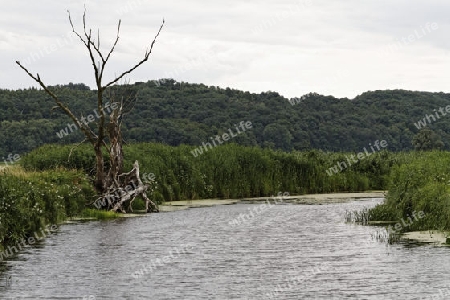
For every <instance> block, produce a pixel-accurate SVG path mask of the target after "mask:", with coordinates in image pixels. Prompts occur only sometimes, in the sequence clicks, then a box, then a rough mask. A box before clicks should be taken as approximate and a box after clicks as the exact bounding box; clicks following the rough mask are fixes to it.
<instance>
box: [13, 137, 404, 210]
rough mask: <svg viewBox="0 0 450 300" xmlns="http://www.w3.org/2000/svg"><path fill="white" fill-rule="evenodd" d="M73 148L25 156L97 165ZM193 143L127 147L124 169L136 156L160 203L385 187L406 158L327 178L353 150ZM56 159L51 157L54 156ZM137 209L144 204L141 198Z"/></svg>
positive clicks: (45, 162) (364, 164) (374, 161)
mask: <svg viewBox="0 0 450 300" xmlns="http://www.w3.org/2000/svg"><path fill="white" fill-rule="evenodd" d="M72 147H73V146H71V145H68V146H54V145H52V146H50V145H47V146H44V147H43V148H39V149H36V150H35V151H32V152H31V153H29V154H28V155H26V156H25V157H24V158H23V161H22V162H23V165H24V167H25V168H26V169H28V170H34V169H39V170H45V169H52V168H55V167H64V168H69V167H75V166H76V167H78V168H79V169H82V170H85V171H86V170H90V169H92V168H93V158H94V154H93V153H92V150H91V149H90V148H89V147H88V146H83V147H78V148H76V149H74V150H73V152H72V155H71V158H70V160H68V159H67V156H65V155H66V154H68V153H69V151H70V149H72ZM193 150H194V147H192V146H187V145H181V146H179V147H172V146H168V145H163V144H157V143H141V144H132V145H125V146H124V153H125V154H126V155H125V166H124V169H125V170H129V169H131V168H132V164H133V163H134V161H135V160H138V161H139V163H140V172H141V175H143V176H142V177H143V178H145V176H144V174H147V175H148V174H150V173H153V174H155V179H156V180H155V182H153V183H152V185H151V188H150V189H149V191H150V196H151V198H152V199H153V200H154V201H156V202H157V203H161V202H163V201H176V200H190V199H205V198H241V197H263V196H271V195H274V194H276V193H278V192H280V191H281V192H289V193H290V194H306V193H332V192H339V191H365V190H377V189H378V190H379V189H384V188H385V187H386V184H387V178H388V175H389V172H390V168H391V167H392V166H394V165H396V164H398V163H400V162H401V161H402V159H401V156H402V154H395V153H390V152H380V153H374V154H372V155H371V156H369V157H366V158H365V159H363V160H361V161H359V162H358V163H356V164H354V165H352V166H350V167H349V168H347V169H345V170H343V171H342V172H339V173H338V174H335V175H333V176H329V175H328V174H327V172H326V170H327V169H328V168H330V167H332V166H333V165H335V164H336V163H337V162H339V161H344V160H346V157H347V156H348V155H350V153H327V152H323V151H316V150H315V151H308V152H291V153H287V152H282V151H279V150H270V149H262V148H259V147H244V146H240V145H237V144H233V143H228V144H224V145H221V146H219V147H215V148H214V149H210V150H208V151H207V152H205V153H203V154H202V155H200V156H198V157H194V156H193V155H192V153H191V151H193ZM50 158H52V159H50ZM135 205H136V207H138V208H139V207H140V206H142V204H141V203H140V202H136V203H135Z"/></svg>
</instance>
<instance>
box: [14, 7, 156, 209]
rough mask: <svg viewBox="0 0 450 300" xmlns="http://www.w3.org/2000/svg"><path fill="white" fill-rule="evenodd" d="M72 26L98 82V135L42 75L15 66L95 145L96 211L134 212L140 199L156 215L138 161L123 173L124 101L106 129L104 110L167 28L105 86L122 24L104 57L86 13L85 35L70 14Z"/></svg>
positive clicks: (114, 111) (112, 114)
mask: <svg viewBox="0 0 450 300" xmlns="http://www.w3.org/2000/svg"><path fill="white" fill-rule="evenodd" d="M69 22H70V25H71V27H72V31H73V33H74V34H75V35H76V36H77V37H78V38H79V39H80V41H81V42H82V43H83V44H84V46H85V47H86V48H87V50H88V53H89V58H90V60H91V64H92V67H93V69H94V75H95V82H96V85H97V110H98V112H99V114H100V119H99V121H98V122H97V133H94V131H93V130H92V129H91V128H90V127H89V126H88V125H87V124H85V123H83V122H81V121H80V119H79V118H78V117H77V116H75V114H74V113H73V112H72V111H71V110H70V109H69V107H68V106H67V105H65V104H64V103H63V102H62V101H61V99H60V98H59V97H58V96H57V95H55V94H54V93H53V92H52V91H51V90H49V89H48V87H47V86H46V85H45V84H44V82H43V81H42V80H41V78H40V76H39V74H36V76H35V75H33V74H32V73H31V72H30V71H28V70H27V69H26V68H25V67H24V66H22V65H21V63H20V62H19V61H16V63H17V64H18V65H19V66H20V67H21V68H22V69H23V70H24V71H25V72H26V73H27V74H28V75H29V76H30V77H31V78H33V79H34V80H35V81H36V82H37V83H39V85H40V86H41V87H42V88H43V89H44V90H45V91H46V92H47V93H48V94H49V95H50V96H51V97H52V98H53V99H54V100H55V102H56V104H57V108H60V109H62V110H63V111H64V113H66V114H67V115H68V116H69V117H70V118H71V119H72V120H73V121H74V122H75V124H77V126H78V127H79V128H80V129H81V131H82V132H83V133H84V135H85V136H86V141H89V142H90V143H91V144H92V146H93V148H94V152H95V163H96V168H95V169H96V174H95V179H94V182H93V183H94V187H95V189H96V191H97V193H98V194H99V196H100V197H99V198H98V199H97V200H96V201H95V202H94V206H96V207H97V208H102V209H110V210H113V211H121V212H127V211H132V209H131V204H132V202H133V201H134V199H135V198H136V197H138V196H141V197H142V198H143V199H144V200H145V205H146V211H147V212H157V211H158V207H157V206H156V204H155V203H154V202H152V201H151V200H150V199H149V198H148V196H147V194H146V191H147V189H148V185H144V184H143V183H142V181H141V179H140V177H139V163H138V161H136V162H135V163H134V165H133V169H132V170H131V171H130V172H128V173H123V159H124V153H123V149H122V143H123V139H122V133H121V125H122V115H123V101H122V100H121V101H120V102H118V101H115V102H114V103H118V104H119V107H117V108H114V109H113V110H112V113H111V114H110V116H109V123H108V126H107V128H105V124H106V116H105V111H104V107H103V96H104V92H105V91H106V90H107V89H108V88H111V87H112V86H113V85H115V84H117V83H118V82H119V81H120V80H121V79H123V78H124V76H126V75H128V74H130V73H131V72H133V71H134V70H135V69H137V68H138V67H139V66H141V65H142V64H143V63H144V62H146V61H147V60H148V59H149V57H150V54H151V53H152V50H153V45H154V44H155V42H156V39H157V37H158V36H159V34H160V32H161V30H162V28H163V26H164V20H163V22H162V24H161V27H160V28H159V30H158V33H157V34H156V36H155V38H154V39H153V42H152V43H151V45H150V47H149V49H147V50H146V52H145V54H144V58H143V59H141V60H140V61H139V62H138V63H137V64H136V65H134V66H133V67H131V68H130V69H128V70H126V71H124V72H123V73H121V74H120V75H119V76H117V77H115V79H113V80H111V81H110V82H108V83H107V84H105V85H103V84H102V79H103V71H104V70H105V66H106V64H107V62H108V60H109V58H110V56H111V54H112V53H113V52H114V49H115V47H116V45H117V42H118V41H119V32H120V24H121V21H120V20H119V23H118V26H117V35H116V39H115V41H114V43H113V46H112V47H111V48H110V50H109V52H108V53H107V55H104V53H102V51H101V50H100V37H99V35H100V34H98V37H97V39H96V40H95V38H93V37H92V31H91V30H87V29H86V12H84V14H83V31H84V32H83V33H81V34H80V33H78V32H77V31H76V30H75V27H74V25H73V22H72V18H71V16H70V13H69ZM112 104H113V102H111V103H110V105H112ZM106 131H107V132H106ZM106 135H107V137H108V138H109V141H108V142H109V145H108V144H107V142H106V141H105V137H106ZM103 149H106V150H107V151H108V153H109V163H110V166H109V169H108V170H105V161H104V159H103Z"/></svg>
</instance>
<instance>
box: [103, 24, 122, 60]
mask: <svg viewBox="0 0 450 300" xmlns="http://www.w3.org/2000/svg"><path fill="white" fill-rule="evenodd" d="M121 22H122V21H121V20H119V24H118V25H117V35H116V41H115V42H114V44H113V46H112V47H111V50H110V51H109V53H108V55H107V56H106V61H108V59H109V57H110V56H111V53H113V51H114V48H116V45H117V42H118V41H119V33H120V24H121ZM106 61H105V62H106Z"/></svg>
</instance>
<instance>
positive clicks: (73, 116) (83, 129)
mask: <svg viewBox="0 0 450 300" xmlns="http://www.w3.org/2000/svg"><path fill="white" fill-rule="evenodd" d="M16 64H18V65H19V67H21V68H22V69H23V70H24V71H25V72H26V73H27V74H28V76H30V77H31V78H33V79H34V80H35V81H36V82H37V83H39V85H40V86H41V87H42V88H43V89H44V91H45V92H47V94H49V95H50V96H51V97H52V98H53V99H54V100H55V102H56V104H57V105H58V106H59V107H60V108H61V109H62V110H63V111H64V112H65V113H66V114H67V115H68V116H69V117H70V118H71V119H72V120H73V121H74V122H75V124H77V126H78V127H79V128H80V129H81V130H82V131H83V132H84V134H85V135H86V138H88V139H89V141H90V142H91V143H94V142H95V138H94V136H92V134H91V133H90V132H89V131H87V130H86V129H85V128H84V127H83V126H82V123H81V122H80V120H78V118H77V117H75V115H74V114H73V113H72V111H71V110H70V109H69V108H68V107H67V106H65V105H64V104H63V103H62V102H61V100H59V98H58V96H56V95H55V94H54V93H53V92H52V91H50V90H49V89H48V87H47V86H46V85H45V84H44V83H43V82H42V80H41V78H40V77H39V74H36V76H34V75H33V74H32V73H31V72H30V71H28V69H27V68H25V67H24V66H22V64H21V63H20V62H19V61H16Z"/></svg>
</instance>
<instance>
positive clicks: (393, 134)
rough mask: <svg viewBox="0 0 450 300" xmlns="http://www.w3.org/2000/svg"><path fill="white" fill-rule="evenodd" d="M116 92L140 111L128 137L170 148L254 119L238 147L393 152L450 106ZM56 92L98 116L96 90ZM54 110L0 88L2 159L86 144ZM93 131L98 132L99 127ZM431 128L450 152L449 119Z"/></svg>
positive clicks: (40, 99)
mask: <svg viewBox="0 0 450 300" xmlns="http://www.w3.org/2000/svg"><path fill="white" fill-rule="evenodd" d="M118 89H119V91H118V92H119V93H122V94H127V95H128V94H129V95H136V103H135V105H134V109H133V110H131V112H129V113H128V114H127V115H126V116H124V126H123V136H124V138H125V140H126V141H127V142H129V143H133V142H159V143H165V144H168V145H172V146H178V145H182V144H185V145H192V146H200V145H201V144H202V142H206V141H209V138H210V137H212V136H215V135H217V134H221V133H223V132H226V131H227V130H228V129H229V128H231V129H233V128H234V124H238V123H239V122H241V121H251V122H252V125H253V126H252V129H251V130H247V131H246V132H245V133H243V134H240V135H239V136H237V137H235V138H233V140H232V141H233V142H235V143H237V144H240V145H247V146H257V145H258V146H260V147H267V148H274V149H282V150H284V151H291V150H301V151H305V150H311V149H321V150H323V151H347V152H348V151H361V150H362V149H363V148H364V147H367V145H368V144H369V143H373V142H374V141H375V140H376V139H385V140H386V141H387V142H388V145H389V146H388V149H389V150H390V151H404V150H412V149H413V146H412V144H411V140H412V139H413V136H414V135H415V134H416V133H417V132H418V129H417V127H416V126H414V124H415V123H417V122H418V121H419V120H422V121H423V120H424V117H425V115H427V114H432V113H433V110H434V109H438V108H440V107H445V106H447V105H449V104H450V94H444V93H427V92H411V91H404V90H394V91H374V92H367V93H363V94H362V95H359V96H358V97H356V98H355V99H352V100H349V99H347V98H344V99H337V98H334V97H331V96H323V95H319V94H315V93H311V94H309V95H308V96H307V97H305V98H304V99H303V100H302V101H301V102H300V103H297V104H295V105H291V104H290V103H289V101H288V99H286V98H284V97H282V96H280V95H279V94H277V93H275V92H264V93H260V94H254V93H249V92H243V91H238V90H232V89H221V88H217V87H212V86H211V87H208V86H206V85H203V84H189V83H185V82H182V83H180V82H176V81H174V80H170V79H169V80H165V81H164V82H158V84H155V82H152V81H149V82H147V83H141V84H137V85H124V86H120V87H119V88H118ZM120 89H122V90H120ZM52 90H53V91H54V92H55V93H57V94H58V95H59V96H60V97H61V98H62V99H63V100H64V101H65V102H66V103H68V104H69V105H70V108H71V110H72V111H73V112H74V113H75V114H76V115H77V116H81V115H83V116H85V117H86V116H87V115H89V114H92V115H94V113H93V111H94V109H96V108H97V107H96V91H95V90H89V89H88V87H86V86H84V85H82V84H72V85H71V84H69V85H65V86H55V87H52ZM299 96H300V95H299ZM53 106H54V101H53V100H52V99H51V98H50V97H49V96H48V95H46V93H45V92H44V91H42V90H37V89H35V88H31V89H25V90H17V91H9V90H0V120H1V121H0V140H1V141H2V144H1V145H0V158H1V157H4V156H5V155H8V154H9V153H13V154H16V153H17V154H22V153H26V152H29V151H31V150H32V149H35V148H37V147H39V146H41V145H43V144H49V143H54V144H56V143H57V144H70V143H76V142H80V141H81V140H82V139H83V135H82V133H81V132H80V130H75V131H74V132H73V133H70V132H69V133H70V134H69V135H67V136H64V137H63V138H62V139H60V138H58V136H57V134H56V133H57V132H60V131H61V130H63V129H64V128H66V127H67V125H68V124H71V123H72V120H70V119H69V118H68V117H67V116H66V115H65V114H64V113H63V112H61V111H60V110H52V107H53ZM94 116H95V115H94ZM425 121H426V119H425ZM427 123H428V122H427ZM90 126H92V128H94V123H92V124H90ZM426 126H427V128H432V130H433V131H434V132H435V133H436V134H437V135H438V136H439V138H440V139H441V140H442V141H443V142H444V148H443V149H447V150H449V149H450V144H449V141H450V131H449V130H450V129H449V128H450V116H447V117H445V116H442V117H441V118H440V119H438V120H436V121H435V122H432V123H430V124H426Z"/></svg>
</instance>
